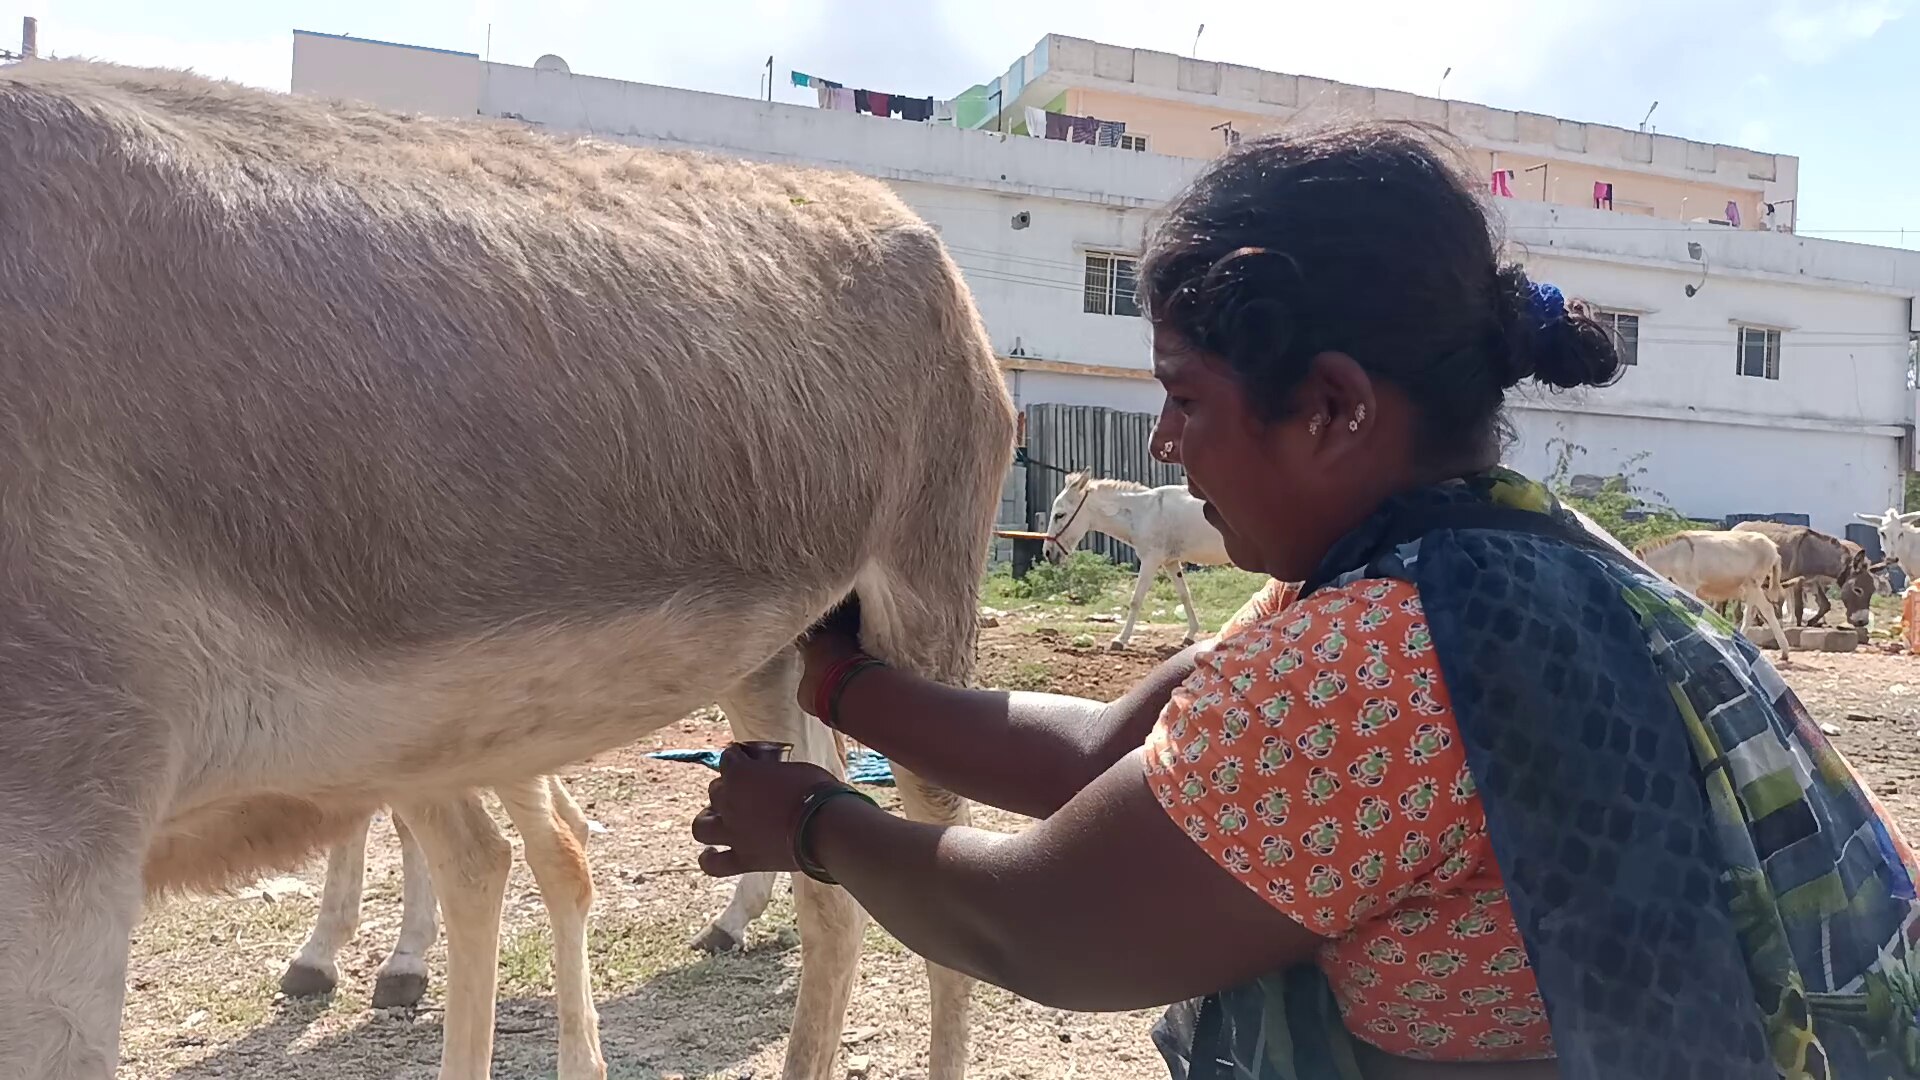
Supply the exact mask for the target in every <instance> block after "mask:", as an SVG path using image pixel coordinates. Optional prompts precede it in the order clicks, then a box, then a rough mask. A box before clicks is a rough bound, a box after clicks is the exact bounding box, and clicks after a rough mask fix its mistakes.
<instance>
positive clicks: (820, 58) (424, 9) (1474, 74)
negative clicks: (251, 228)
mask: <svg viewBox="0 0 1920 1080" xmlns="http://www.w3.org/2000/svg"><path fill="white" fill-rule="evenodd" d="M1681 6H1683V8H1684V10H1676V5H1674V4H1673V3H1672V2H1671V0H1667V2H1664V3H1662V2H1656V0H1607V2H1604V3H1588V4H1539V3H1532V4H1529V3H1516V2H1513V0H1502V2H1498V3H1496V2H1492V0H1456V2H1449V0H1388V2H1385V3H1380V2H1375V3H1368V4H1359V3H1333V4H1326V3H1322V4H1311V5H1305V4H1287V5H1280V4H1274V3H1271V2H1270V0H1262V2H1257V3H1254V2H1247V3H1207V2H1192V3H1179V4H1169V3H1166V2H1164V0H1161V2H1157V3H1143V2H1135V0H1104V2H1100V3H1094V2H1085V0H1055V2H1053V3H1050V4H1045V5H1043V4H1039V3H1035V2H1033V0H1019V2H1000V0H968V2H964V3H962V2H951V0H921V2H919V3H913V2H903V0H886V2H876V0H831V2H829V0H706V2H701V3H693V4H687V3H673V4H668V3H663V2H660V0H638V2H635V0H625V2H601V0H410V2H405V3H400V2H395V0H380V2H373V0H330V2H325V3H319V2H312V0H249V2H242V0H177V2H175V3H171V4H158V3H154V2H152V0H0V38H4V39H11V38H12V37H13V34H14V30H13V28H14V27H17V26H18V25H19V21H20V16H22V15H36V16H38V17H39V18H40V23H41V29H40V41H41V50H42V52H51V53H54V54H57V55H81V56H94V57H98V58H101V59H111V60H119V61H122V62H128V63H142V64H164V65H171V66H181V67H192V68H195V69H196V70H200V71H203V72H206V73H208V74H213V75H221V76H225V77H228V78H234V79H239V80H241V81H244V82H250V83H255V84H258V85H262V86H269V87H276V88H280V89H285V87H286V85H287V80H288V71H289V67H290V65H291V51H292V44H291V41H292V37H291V31H292V30H293V29H294V28H295V27H298V28H300V29H303V30H318V31H323V32H328V33H344V34H352V35H355V36H358V37H370V38H379V39H382V40H387V41H398V42H405V43H408V44H415V45H432V46H437V47H440V48H449V49H464V50H470V51H474V52H486V51H488V49H489V46H488V41H487V37H488V35H487V28H488V26H489V25H491V26H492V43H491V55H492V58H493V59H495V60H500V61H505V62H508V63H518V64H528V63H531V62H532V61H533V59H534V58H535V57H537V56H539V55H540V54H542V53H548V52H552V53H558V54H560V55H561V56H564V57H565V58H566V59H567V61H568V63H569V64H571V65H572V67H573V70H575V71H578V72H581V73H584V74H592V75H604V76H608V77H611V78H621V79H633V80H638V81H642V82H653V83H664V84H668V85H673V86H685V87H692V88H695V89H701V90H710V91H716V92H721V93H736V94H742V95H752V94H754V93H756V92H757V87H758V80H759V78H760V77H761V76H760V70H761V66H762V65H763V64H764V63H765V62H766V58H767V56H768V54H772V55H773V57H774V66H775V71H776V73H777V74H778V76H779V79H778V81H779V82H780V83H781V84H783V85H781V86H780V87H779V88H778V91H777V92H778V93H779V94H780V95H781V96H782V97H785V98H787V99H789V100H794V101H810V100H811V98H810V95H808V94H806V93H805V92H797V91H793V90H791V89H790V88H788V87H786V86H784V83H785V81H786V73H787V72H788V71H789V70H791V69H794V68H798V69H800V70H802V71H809V72H812V73H814V74H818V75H822V76H825V77H827V78H831V79H836V80H838V81H841V82H844V83H849V84H854V85H864V86H870V87H873V88H875V89H886V90H889V91H893V92H899V93H912V94H916V95H924V94H930V95H935V96H942V97H944V96H949V95H951V94H953V93H954V92H956V91H958V90H961V89H964V88H965V87H967V86H969V85H971V84H973V83H975V82H980V81H983V80H984V79H986V78H988V77H990V76H992V75H994V74H996V73H998V72H1000V71H1003V70H1005V68H1006V66H1007V65H1008V64H1009V63H1011V62H1012V60H1013V58H1014V57H1016V56H1019V55H1021V54H1024V53H1025V52H1026V51H1027V50H1028V49H1030V48H1032V46H1033V44H1034V42H1036V41H1037V40H1039V38H1040V37H1041V35H1043V34H1045V33H1047V32H1049V31H1052V32H1057V33H1064V34H1074V35H1077V36H1081V37H1090V38H1095V39H1097V40H1101V41H1107V42H1112V43H1114V44H1120V45H1132V46H1137V47H1143V48H1155V49H1163V50H1166V51H1170V52H1178V53H1185V52H1188V51H1189V50H1190V49H1191V48H1192V47H1193V39H1194V32H1195V29H1196V27H1197V25H1198V24H1199V23H1201V22H1205V23H1206V32H1205V33H1204V34H1202V35H1201V37H1200V41H1199V50H1198V54H1199V55H1200V56H1202V57H1204V58H1207V59H1213V60H1226V61H1232V62H1235V63H1241V64H1249V65H1253V66H1256V67H1264V68H1269V69H1275V70H1280V71H1288V72H1295V73H1299V74H1306V75H1318V76H1323V77H1326V78H1334V79H1342V80H1346V81H1349V82H1355V83H1361V84H1365V85H1373V86H1384V87H1391V88H1394V89H1399V90H1406V91H1411V92H1415V93H1424V94H1431V93H1433V92H1434V91H1435V88H1436V86H1437V85H1438V84H1439V81H1440V76H1441V73H1442V72H1443V71H1444V70H1445V69H1446V68H1448V67H1451V68H1452V69H1453V73H1452V75H1451V76H1449V77H1448V78H1447V80H1446V84H1445V88H1446V94H1447V96H1449V97H1453V98H1459V99H1464V100H1472V101H1480V102H1484V103H1486V104H1490V105H1498V106H1502V107H1506V108H1522V109H1531V110H1534V111H1537V112H1545V113H1552V114H1555V115H1559V116H1566V117H1571V118H1574V119H1579V120H1588V121H1595V122H1601V123H1611V124H1617V125H1620V126H1624V127H1633V126H1635V125H1636V124H1638V123H1639V121H1640V118H1641V116H1642V115H1643V114H1644V113H1645V112H1646V110H1647V106H1648V105H1649V104H1651V103H1652V102H1653V101H1655V100H1658V101H1659V102H1660V107H1659V109H1658V110H1657V111H1656V112H1655V113H1654V116H1653V125H1654V127H1655V128H1657V129H1658V130H1660V131H1664V132H1668V133H1671V134H1675V135H1684V136H1687V137H1689V138H1696V139H1705V140H1713V141H1719V142H1728V143H1734V144H1737V145H1743V146H1750V147H1752V148H1754V149H1758V150H1766V151H1772V152H1778V153H1786V154H1794V155H1797V156H1799V158H1800V162H1801V165H1800V207H1799V210H1800V221H1801V224H1802V231H1803V232H1808V233H1817V234H1821V235H1832V236H1834V237H1835V238H1836V239H1846V240H1854V241H1859V242H1864V243H1880V244H1899V243H1904V246H1907V247H1913V248H1920V78H1916V76H1915V74H1914V72H1915V71H1916V70H1920V10H1916V8H1920V0H1696V2H1684V3H1683V5H1681ZM1043 9H1044V13H1043ZM1303 9H1305V10H1303ZM8 47H11V46H8ZM1903 226H1904V227H1905V228H1906V230H1907V232H1906V234H1905V236H1904V238H1903V237H1902V236H1901V234H1900V233H1899V231H1898V230H1899V229H1900V228H1901V227H1903ZM1862 230H1884V231H1862Z"/></svg>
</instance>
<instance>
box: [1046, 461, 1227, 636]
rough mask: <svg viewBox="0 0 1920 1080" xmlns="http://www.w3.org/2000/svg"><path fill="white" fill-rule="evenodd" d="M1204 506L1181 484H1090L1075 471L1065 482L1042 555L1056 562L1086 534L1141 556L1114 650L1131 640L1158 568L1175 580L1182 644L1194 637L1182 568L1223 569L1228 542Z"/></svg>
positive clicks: (1196, 620)
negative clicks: (1182, 616) (1183, 614)
mask: <svg viewBox="0 0 1920 1080" xmlns="http://www.w3.org/2000/svg"><path fill="white" fill-rule="evenodd" d="M1203 505H1204V504H1202V503H1201V502H1200V500H1199V499H1196V498H1194V497H1193V496H1192V495H1190V494H1188V493H1187V489H1186V488H1185V487H1184V486H1181V485H1177V484H1176V485H1169V486H1167V487H1157V488H1150V487H1147V486H1145V485H1144V484H1136V483H1134V482H1132V481H1130V480H1095V479H1094V478H1093V477H1092V476H1091V475H1089V474H1087V473H1084V472H1077V473H1073V474H1071V475H1069V476H1068V477H1067V486H1066V487H1063V488H1061V489H1060V494H1059V495H1056V496H1055V497H1054V500H1053V511H1052V513H1050V514H1049V515H1048V517H1047V532H1048V534H1049V537H1050V538H1049V539H1048V540H1047V543H1046V556H1047V560H1048V561H1049V562H1054V563H1060V562H1064V561H1065V560H1066V558H1067V553H1068V552H1071V551H1072V550H1073V549H1074V548H1076V547H1079V546H1080V541H1082V540H1084V539H1086V536H1087V534H1088V533H1090V532H1100V533H1106V534H1107V535H1108V536H1111V537H1113V538H1114V539H1115V540H1118V541H1120V542H1121V543H1123V544H1126V545H1128V546H1130V547H1132V548H1133V550H1134V551H1135V552H1137V553H1138V554H1139V556H1140V577H1139V579H1138V580H1137V581H1135V582H1134V586H1133V606H1132V607H1130V608H1128V609H1127V621H1126V625H1124V626H1122V627H1121V628H1120V633H1119V634H1118V635H1117V636H1116V637H1115V638H1114V639H1113V643H1112V647H1113V648H1114V649H1116V650H1118V649H1124V648H1126V647H1127V642H1128V641H1129V640H1130V639H1131V638H1132V637H1133V624H1134V623H1135V622H1137V621H1138V620H1139V618H1140V605H1141V604H1143V603H1145V602H1146V599H1147V591H1148V590H1149V589H1151V588H1153V579H1154V577H1155V575H1157V574H1158V573H1159V572H1160V570H1161V568H1162V567H1165V568H1166V570H1167V574H1168V575H1169V576H1171V577H1172V578H1173V587H1174V589H1175V590H1176V591H1178V592H1179V594H1180V603H1181V604H1182V605H1183V606H1184V607H1185V608H1186V609H1187V643H1188V644H1189V645H1191V644H1192V643H1193V642H1194V640H1195V639H1196V638H1198V637H1199V636H1200V617H1199V616H1198V615H1197V614H1195V613H1194V610H1193V596H1192V595H1191V594H1190V593H1188V592H1187V575H1186V573H1185V570H1184V567H1185V566H1186V564H1188V563H1192V564H1194V565H1196V566H1224V565H1226V564H1227V563H1228V562H1229V561H1230V560H1229V559H1228V558H1227V546H1226V541H1225V540H1223V539H1221V537H1220V530H1218V529H1216V528H1214V527H1213V525H1212V523H1210V522H1209V521H1207V519H1206V515H1205V514H1203V513H1202V512H1201V510H1202V507H1203Z"/></svg>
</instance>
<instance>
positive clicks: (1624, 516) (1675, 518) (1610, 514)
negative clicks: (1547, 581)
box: [1546, 440, 1706, 548]
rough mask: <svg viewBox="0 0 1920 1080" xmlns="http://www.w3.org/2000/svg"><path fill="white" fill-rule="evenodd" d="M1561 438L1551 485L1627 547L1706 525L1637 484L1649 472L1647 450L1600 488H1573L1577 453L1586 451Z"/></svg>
mask: <svg viewBox="0 0 1920 1080" xmlns="http://www.w3.org/2000/svg"><path fill="white" fill-rule="evenodd" d="M1558 441H1559V442H1560V451H1559V458H1558V461H1557V462H1556V464H1555V465H1554V469H1553V472H1552V473H1551V474H1550V475H1549V476H1548V477H1547V479H1546V485H1547V487H1548V488H1549V489H1551V490H1552V491H1553V494H1554V497H1555V498H1558V499H1559V500H1560V501H1561V503H1563V504H1564V505H1566V506H1569V507H1572V508H1573V509H1575V510H1578V511H1580V512H1581V513H1583V514H1585V515H1587V516H1588V517H1589V518H1592V519H1593V522H1594V524H1596V525H1598V526H1600V527H1601V528H1603V529H1605V530H1607V532H1609V533H1611V534H1612V535H1613V538H1614V539H1615V540H1618V541H1620V542H1621V543H1622V544H1625V545H1626V546H1627V547H1629V548H1632V547H1635V546H1637V545H1639V544H1644V543H1646V542H1647V541H1649V540H1657V539H1659V538H1660V537H1662V536H1672V535H1673V534H1674V533H1677V532H1685V531H1686V530H1688V529H1700V528H1705V527H1706V526H1703V525H1701V524H1700V523H1699V522H1696V521H1692V520H1690V519H1688V518H1685V517H1682V516H1681V515H1680V512H1679V511H1677V510H1675V509H1674V508H1673V507H1671V506H1669V505H1668V504H1667V501H1666V497H1665V496H1663V495H1661V494H1660V493H1659V492H1657V491H1653V490H1650V489H1648V488H1645V487H1642V486H1640V485H1639V484H1638V483H1636V481H1637V480H1638V479H1639V478H1641V477H1644V476H1645V475H1646V473H1647V470H1646V469H1645V467H1643V466H1641V465H1640V462H1641V461H1642V460H1644V459H1645V458H1646V456H1647V454H1646V452H1645V451H1642V452H1640V453H1638V454H1635V455H1634V456H1633V457H1630V458H1628V459H1627V460H1626V461H1624V462H1622V463H1621V465H1622V470H1623V471H1622V472H1621V473H1620V474H1619V475H1616V476H1610V477H1607V478H1606V479H1605V480H1603V481H1601V483H1600V488H1599V490H1598V491H1588V492H1576V491H1575V490H1574V487H1573V458H1574V455H1575V454H1582V453H1585V452H1586V451H1584V450H1582V449H1581V448H1580V447H1577V446H1575V445H1573V444H1572V443H1570V442H1566V441H1564V440H1558Z"/></svg>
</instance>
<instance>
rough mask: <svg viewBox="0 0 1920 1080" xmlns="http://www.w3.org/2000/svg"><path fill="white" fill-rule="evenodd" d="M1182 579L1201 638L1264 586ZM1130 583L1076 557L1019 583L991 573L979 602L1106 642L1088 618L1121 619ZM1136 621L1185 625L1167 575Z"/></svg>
mask: <svg viewBox="0 0 1920 1080" xmlns="http://www.w3.org/2000/svg"><path fill="white" fill-rule="evenodd" d="M1186 576H1187V591H1188V592H1190V593H1192V594H1193V606H1194V607H1195V608H1196V609H1197V611H1196V614H1197V615H1198V616H1199V620H1200V632H1201V633H1202V634H1208V633H1212V632H1213V631H1214V630H1216V629H1218V628H1219V626H1220V624H1221V623H1223V622H1225V621H1227V619H1228V618H1230V617H1231V616H1232V615H1233V613H1234V612H1236V611H1238V610H1240V605H1242V604H1244V603H1246V602H1247V599H1248V598H1249V597H1251V596H1252V595H1253V594H1254V593H1256V592H1258V591H1259V590H1260V589H1261V587H1262V586H1264V585H1265V584H1266V583H1267V576H1266V575H1265V574H1255V573H1249V572H1248V571H1245V570H1240V569H1237V568H1235V567H1230V566H1221V567H1210V568H1207V569H1204V570H1192V571H1189V572H1188V573H1187V575H1186ZM1134 583H1135V577H1134V574H1133V571H1131V570H1129V569H1127V568H1126V567H1123V566H1119V565H1117V564H1115V563H1112V562H1108V561H1107V560H1106V559H1103V558H1101V557H1100V556H1099V555H1096V554H1094V553H1093V552H1091V551H1076V552H1074V554H1073V557H1072V558H1070V559H1068V560H1067V562H1066V563H1065V565H1063V566H1054V565H1052V564H1051V563H1042V564H1039V565H1036V566H1034V567H1033V568H1032V569H1031V570H1029V571H1028V572H1027V576H1026V577H1025V578H1024V579H1022V580H1018V581H1016V580H1014V577H1013V571H1012V570H1011V568H1009V567H1007V566H1005V565H1001V566H996V567H994V568H993V570H992V572H990V573H989V574H988V575H987V578H986V582H985V587H984V588H983V590H982V593H981V602H982V603H983V604H985V605H986V606H988V607H994V608H1001V609H1003V610H1010V611H1027V612H1035V613H1039V614H1042V615H1045V616H1049V617H1050V625H1053V626H1055V627H1056V628H1057V629H1059V630H1060V631H1061V632H1063V633H1066V634H1069V635H1077V634H1082V633H1092V634H1095V635H1096V636H1100V635H1102V634H1104V635H1105V636H1109V637H1110V636H1112V634H1113V632H1114V627H1113V625H1112V624H1111V623H1092V622H1089V621H1088V620H1087V618H1086V617H1087V616H1088V615H1092V614H1102V615H1122V616H1124V615H1125V613H1126V610H1127V606H1128V605H1129V604H1131V603H1132V602H1133V590H1134ZM1140 618H1141V619H1142V620H1143V621H1146V622H1174V623H1178V622H1185V621H1186V613H1185V611H1184V610H1183V609H1182V608H1181V606H1180V597H1179V594H1178V593H1176V592H1175V591H1174V587H1173V580H1172V579H1171V578H1169V577H1167V576H1166V575H1165V574H1160V575H1158V576H1157V577H1156V578H1155V580H1154V583H1153V585H1152V587H1151V588H1149V589H1148V591H1147V598H1146V601H1145V603H1143V604H1142V605H1141V609H1140ZM1053 620H1058V621H1053Z"/></svg>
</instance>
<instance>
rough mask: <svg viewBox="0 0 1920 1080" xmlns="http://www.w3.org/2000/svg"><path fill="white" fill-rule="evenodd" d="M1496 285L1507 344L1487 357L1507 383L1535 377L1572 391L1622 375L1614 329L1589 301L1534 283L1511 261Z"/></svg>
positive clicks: (1500, 272)
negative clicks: (1603, 322)
mask: <svg viewBox="0 0 1920 1080" xmlns="http://www.w3.org/2000/svg"><path fill="white" fill-rule="evenodd" d="M1493 288H1494V316H1495V318H1496V319H1498V320H1499V323H1500V329H1501V333H1500V335H1499V336H1500V338H1501V344H1502V346H1503V347H1502V348H1497V349H1495V350H1493V355H1492V356H1491V357H1489V359H1490V360H1491V361H1492V362H1493V364H1494V365H1495V369H1496V373H1497V374H1498V376H1499V379H1500V385H1501V386H1502V387H1503V388H1505V387H1513V386H1518V385H1519V384H1520V383H1522V382H1524V381H1526V380H1527V379H1532V380H1534V381H1535V382H1539V383H1545V384H1546V385H1548V386H1556V387H1559V388H1560V389H1563V390H1571V389H1573V388H1574V387H1578V386H1609V385H1612V384H1613V383H1614V382H1616V381H1617V380H1618V379H1619V378H1620V375H1621V373H1622V371H1623V370H1624V366H1623V365H1622V364H1621V363H1620V354H1619V351H1618V349H1616V348H1615V346H1614V340H1613V334H1612V333H1611V332H1610V331H1608V330H1607V328H1606V327H1605V326H1602V325H1601V324H1600V323H1599V322H1598V321H1596V320H1595V319H1594V318H1593V313H1592V311H1591V310H1590V309H1589V308H1588V307H1587V306H1586V305H1585V304H1583V303H1581V302H1580V301H1577V300H1567V299H1565V298H1564V297H1563V296H1562V295H1561V294H1560V290H1559V289H1556V288H1554V287H1553V286H1551V285H1536V284H1534V282H1533V281H1531V280H1529V279H1528V277H1527V274H1526V271H1524V270H1522V269H1520V267H1519V266H1517V265H1515V264H1513V263H1508V264H1506V265H1504V266H1502V267H1500V269H1499V270H1498V271H1497V272H1496V273H1495V275H1494V286H1493Z"/></svg>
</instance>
